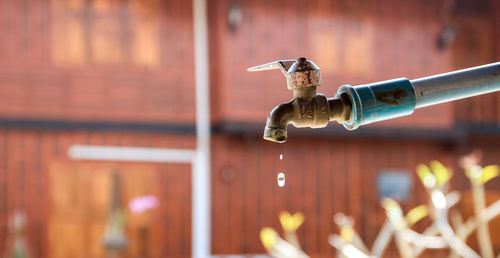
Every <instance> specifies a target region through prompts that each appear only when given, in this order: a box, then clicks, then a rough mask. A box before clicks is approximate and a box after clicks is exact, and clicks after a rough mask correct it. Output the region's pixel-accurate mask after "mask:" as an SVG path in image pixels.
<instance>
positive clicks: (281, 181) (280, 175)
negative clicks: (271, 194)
mask: <svg viewBox="0 0 500 258" xmlns="http://www.w3.org/2000/svg"><path fill="white" fill-rule="evenodd" d="M277 179H278V186H279V187H283V186H285V173H283V172H280V173H278V178H277Z"/></svg>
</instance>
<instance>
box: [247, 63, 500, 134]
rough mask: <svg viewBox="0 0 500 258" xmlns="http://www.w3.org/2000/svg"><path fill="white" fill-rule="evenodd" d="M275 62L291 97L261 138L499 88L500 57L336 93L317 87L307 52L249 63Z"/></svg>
mask: <svg viewBox="0 0 500 258" xmlns="http://www.w3.org/2000/svg"><path fill="white" fill-rule="evenodd" d="M275 68H279V69H281V70H282V72H283V74H285V76H286V77H287V84H288V88H289V89H291V90H293V94H294V98H293V99H292V100H291V101H290V102H286V103H282V104H279V105H278V106H276V107H275V108H274V109H273V110H272V111H271V113H269V115H268V118H267V122H266V127H265V130H264V139H266V140H270V141H275V142H285V141H286V139H287V129H286V128H287V126H288V124H293V125H294V126H295V127H311V128H319V127H325V126H326V125H327V124H328V122H329V121H334V120H335V121H337V122H338V123H341V124H343V125H344V127H345V128H347V129H348V130H354V129H356V128H358V127H359V126H361V125H365V124H370V123H373V122H377V121H382V120H387V119H392V118H396V117H401V116H406V115H410V114H412V113H413V111H414V110H415V109H416V108H421V107H426V106H430V105H435V104H439V103H444V102H449V101H453V100H457V99H462V98H467V97H472V96H476V95H481V94H486V93H489V92H494V91H499V90H500V62H498V63H492V64H488V65H483V66H478V67H473V68H469V69H464V70H460V71H455V72H451V73H445V74H439V75H435V76H430V77H425V78H420V79H415V80H411V81H410V80H408V79H406V78H399V79H394V80H389V81H382V82H376V83H372V84H366V85H359V86H354V87H353V86H350V85H343V86H341V87H340V88H339V89H338V91H337V94H336V95H335V97H333V98H326V97H325V96H324V95H322V94H318V93H317V87H318V86H320V85H321V75H320V69H319V68H318V67H317V66H316V65H315V64H314V63H313V62H311V61H308V60H307V59H306V58H303V57H301V58H299V59H297V61H295V60H284V61H277V62H273V63H269V64H265V65H261V66H256V67H253V68H249V69H248V70H249V71H260V70H268V69H275Z"/></svg>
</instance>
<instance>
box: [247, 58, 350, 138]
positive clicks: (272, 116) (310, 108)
mask: <svg viewBox="0 0 500 258" xmlns="http://www.w3.org/2000/svg"><path fill="white" fill-rule="evenodd" d="M270 69H280V70H281V72H282V73H283V74H284V75H285V76H286V79H287V86H288V89H290V90H292V91H293V95H294V97H293V99H292V100H291V101H289V102H286V103H281V104H279V105H278V106H276V107H275V108H274V109H273V110H272V111H271V112H270V113H269V115H268V117H267V122H266V127H265V129H264V139H266V140H269V141H273V142H280V143H282V142H285V141H286V140H287V126H288V124H292V125H294V126H295V127H299V128H300V127H311V128H321V127H325V126H326V125H327V124H328V122H329V121H333V120H335V121H337V122H338V123H343V122H345V121H349V120H350V116H351V103H350V100H349V98H348V96H347V95H345V96H344V95H340V96H336V97H333V98H328V99H327V98H326V97H325V96H324V95H323V94H319V93H317V87H318V86H320V85H321V73H320V68H319V67H318V66H317V65H316V64H314V63H313V62H312V61H310V60H307V58H305V57H300V58H298V59H297V60H280V61H276V62H272V63H268V64H263V65H259V66H255V67H252V68H248V71H262V70H270Z"/></svg>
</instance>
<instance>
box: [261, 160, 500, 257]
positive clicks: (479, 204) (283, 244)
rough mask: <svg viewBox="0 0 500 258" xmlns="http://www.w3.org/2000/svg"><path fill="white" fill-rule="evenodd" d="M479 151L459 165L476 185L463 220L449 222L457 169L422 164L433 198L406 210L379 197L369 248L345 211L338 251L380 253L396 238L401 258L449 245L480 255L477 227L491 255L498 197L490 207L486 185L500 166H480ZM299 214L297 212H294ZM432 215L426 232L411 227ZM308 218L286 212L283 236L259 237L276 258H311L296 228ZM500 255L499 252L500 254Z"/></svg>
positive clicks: (267, 232)
mask: <svg viewBox="0 0 500 258" xmlns="http://www.w3.org/2000/svg"><path fill="white" fill-rule="evenodd" d="M480 160H481V153H480V152H478V151H475V152H473V153H472V154H470V155H467V156H465V157H464V158H463V159H462V161H461V165H462V167H463V168H464V170H465V174H466V175H467V177H468V178H469V180H470V182H471V185H472V195H473V202H474V212H475V214H474V216H473V217H471V218H469V219H468V220H467V221H465V222H463V219H462V217H461V215H460V213H458V212H451V214H450V218H451V221H452V224H453V227H452V226H451V225H450V222H449V221H448V212H449V210H450V208H451V207H452V206H453V205H455V204H456V203H457V202H458V201H459V199H460V194H459V193H458V192H457V191H449V184H448V182H449V181H450V178H451V177H452V175H453V172H452V170H451V169H450V168H447V167H445V166H444V165H443V164H441V163H440V162H438V161H431V162H430V164H429V166H427V165H425V164H420V165H418V167H417V174H418V176H419V178H420V180H421V181H422V184H423V185H424V186H425V188H426V190H427V193H428V194H429V196H430V202H429V203H428V204H426V205H420V206H417V207H415V208H413V209H411V210H410V211H409V212H408V213H406V215H405V214H404V212H403V210H402V209H401V207H400V206H399V204H398V203H397V202H396V201H394V200H392V199H390V198H385V199H383V200H382V201H381V205H382V207H383V208H384V209H385V213H386V216H387V220H386V221H385V223H384V224H383V226H382V228H381V230H380V231H379V233H378V235H377V237H376V239H375V242H374V243H373V246H372V249H371V250H369V249H368V248H367V247H366V245H365V244H364V243H363V241H362V239H361V238H360V236H359V235H358V234H357V233H356V231H355V230H354V220H353V219H352V218H351V217H349V216H346V215H344V214H342V213H337V214H335V216H334V219H333V220H334V223H335V224H336V225H337V226H338V227H339V231H340V232H339V234H332V235H331V236H330V237H329V239H328V241H329V243H330V244H331V245H332V246H333V247H335V248H336V249H337V251H338V255H339V257H381V256H382V255H383V253H384V250H385V249H386V247H387V245H388V244H389V243H390V241H391V239H392V237H393V236H394V240H395V243H396V246H397V250H398V252H399V254H400V256H401V257H404V258H407V257H417V256H419V255H420V254H422V252H423V251H424V250H425V249H442V248H449V249H450V251H451V257H458V256H462V257H480V256H479V255H478V254H477V253H476V252H475V251H474V250H473V249H472V248H470V247H469V246H467V244H466V240H467V237H468V236H469V235H470V234H471V233H472V232H473V231H474V230H475V229H476V228H477V238H478V242H479V249H480V253H481V257H487V258H490V257H491V258H493V257H494V254H493V248H492V244H491V239H490V235H489V231H488V221H490V220H492V219H494V218H495V217H497V216H499V215H500V200H498V201H496V202H495V203H493V204H492V205H490V206H488V207H486V201H485V190H484V184H485V183H486V182H488V181H489V180H491V179H492V178H494V177H496V176H498V174H499V169H498V166H486V167H484V168H483V167H481V166H479V162H480ZM295 216H297V217H295ZM425 217H429V218H430V219H431V222H432V223H431V224H430V226H428V227H427V228H426V229H425V230H424V231H423V232H422V233H419V232H416V231H414V230H413V229H411V227H412V225H414V224H415V223H417V222H418V221H420V220H421V219H423V218H425ZM303 220H304V218H303V216H302V214H300V213H298V214H295V215H293V216H292V215H290V214H289V213H286V212H285V213H282V214H281V215H280V221H281V224H282V226H283V229H284V232H285V239H286V240H283V239H281V238H280V237H279V235H278V234H277V233H276V231H274V230H273V229H271V228H264V229H262V231H261V240H262V243H263V244H264V247H265V248H266V249H267V251H268V252H269V253H270V254H271V255H273V256H275V257H307V255H306V254H305V253H304V252H303V251H302V250H301V249H300V245H299V242H298V240H297V236H296V234H295V231H296V229H297V228H298V227H299V226H300V224H302V222H303ZM499 257H500V256H499Z"/></svg>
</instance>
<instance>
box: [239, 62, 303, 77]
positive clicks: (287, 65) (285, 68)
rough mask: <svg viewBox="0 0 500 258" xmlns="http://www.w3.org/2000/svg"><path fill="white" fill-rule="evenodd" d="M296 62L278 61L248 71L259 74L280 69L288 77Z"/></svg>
mask: <svg viewBox="0 0 500 258" xmlns="http://www.w3.org/2000/svg"><path fill="white" fill-rule="evenodd" d="M295 61H296V60H293V59H292V60H278V61H274V62H271V63H267V64H262V65H257V66H254V67H250V68H248V69H247V71H249V72H258V71H265V70H272V69H280V70H281V72H282V73H283V74H284V75H286V73H287V72H288V69H290V67H291V66H292V65H293V63H295Z"/></svg>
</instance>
